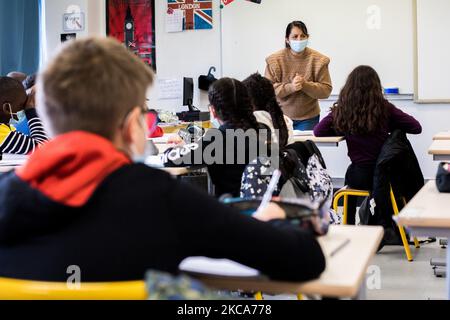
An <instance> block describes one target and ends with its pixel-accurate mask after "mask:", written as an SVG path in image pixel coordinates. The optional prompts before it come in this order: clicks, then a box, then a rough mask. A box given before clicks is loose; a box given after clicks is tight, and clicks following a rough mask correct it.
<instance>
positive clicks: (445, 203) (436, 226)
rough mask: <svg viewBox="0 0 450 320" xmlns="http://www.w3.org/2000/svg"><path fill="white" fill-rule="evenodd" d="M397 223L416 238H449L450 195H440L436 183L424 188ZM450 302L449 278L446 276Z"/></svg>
mask: <svg viewBox="0 0 450 320" xmlns="http://www.w3.org/2000/svg"><path fill="white" fill-rule="evenodd" d="M397 223H398V224H399V225H401V226H404V227H406V228H408V229H409V230H410V232H411V234H412V235H414V236H416V237H422V236H424V237H442V238H450V193H440V192H439V191H438V189H437V186H436V181H434V180H433V181H429V182H428V183H427V184H426V185H425V187H423V189H422V190H421V191H420V192H419V193H418V194H417V195H416V196H415V197H414V198H413V199H412V200H411V201H410V202H409V203H408V204H407V205H406V206H405V207H404V208H403V210H402V211H401V212H400V215H399V217H398V218H397ZM447 275H450V246H447ZM447 297H448V299H449V300H450V276H447Z"/></svg>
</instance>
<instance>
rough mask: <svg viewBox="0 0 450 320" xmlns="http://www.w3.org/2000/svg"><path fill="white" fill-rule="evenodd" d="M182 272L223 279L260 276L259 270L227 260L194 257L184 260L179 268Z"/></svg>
mask: <svg viewBox="0 0 450 320" xmlns="http://www.w3.org/2000/svg"><path fill="white" fill-rule="evenodd" d="M179 269H180V271H183V272H188V273H197V274H204V275H211V276H221V277H238V278H240V277H242V278H251V277H258V276H260V275H261V274H260V272H259V271H258V270H255V269H252V268H249V267H246V266H244V265H242V264H239V263H237V262H234V261H231V260H227V259H210V258H205V257H192V258H188V259H186V260H184V261H183V262H182V263H181V264H180V267H179Z"/></svg>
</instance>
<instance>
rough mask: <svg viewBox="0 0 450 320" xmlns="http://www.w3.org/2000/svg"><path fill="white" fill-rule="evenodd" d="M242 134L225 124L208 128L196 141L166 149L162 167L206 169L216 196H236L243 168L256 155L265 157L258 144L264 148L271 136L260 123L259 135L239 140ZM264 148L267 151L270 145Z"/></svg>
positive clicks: (268, 130)
mask: <svg viewBox="0 0 450 320" xmlns="http://www.w3.org/2000/svg"><path fill="white" fill-rule="evenodd" d="M249 132H250V131H248V132H245V133H249ZM245 133H244V131H243V130H240V131H239V129H237V128H235V127H233V126H231V125H227V124H224V125H223V126H221V127H220V128H219V129H211V130H209V131H208V132H207V133H206V134H205V136H204V137H203V138H202V139H201V140H200V141H198V142H195V143H192V144H189V145H186V146H183V147H177V148H172V149H169V150H167V151H166V153H165V155H164V159H163V162H164V165H165V166H166V167H184V166H191V165H193V166H199V165H200V166H202V165H204V166H207V168H208V172H209V175H210V177H211V180H212V183H213V184H214V186H215V194H216V196H218V197H220V196H222V195H225V194H229V195H232V196H233V197H239V195H240V190H241V182H242V175H243V173H244V170H245V168H246V167H247V165H249V164H250V163H251V162H252V161H253V160H255V159H256V158H257V157H258V156H265V155H267V153H265V152H263V151H264V150H261V148H259V141H263V142H264V146H265V145H266V141H268V140H270V137H271V131H270V128H268V127H267V126H265V125H263V124H260V130H259V131H258V132H257V133H258V134H260V135H261V136H259V135H256V134H255V135H254V136H252V135H249V136H248V138H246V139H241V137H243V136H244V135H245ZM234 135H235V136H234ZM240 143H242V144H240ZM267 145H268V147H267V149H268V151H270V150H269V148H270V143H268V144H267Z"/></svg>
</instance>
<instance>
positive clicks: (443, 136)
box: [433, 131, 450, 140]
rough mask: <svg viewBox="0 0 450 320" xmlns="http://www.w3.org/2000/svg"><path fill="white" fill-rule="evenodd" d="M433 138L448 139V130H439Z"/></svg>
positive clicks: (449, 135)
mask: <svg viewBox="0 0 450 320" xmlns="http://www.w3.org/2000/svg"><path fill="white" fill-rule="evenodd" d="M433 140H450V131H444V132H439V133H438V134H437V135H435V136H434V137H433Z"/></svg>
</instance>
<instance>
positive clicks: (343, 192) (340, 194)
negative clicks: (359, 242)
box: [333, 187, 420, 262]
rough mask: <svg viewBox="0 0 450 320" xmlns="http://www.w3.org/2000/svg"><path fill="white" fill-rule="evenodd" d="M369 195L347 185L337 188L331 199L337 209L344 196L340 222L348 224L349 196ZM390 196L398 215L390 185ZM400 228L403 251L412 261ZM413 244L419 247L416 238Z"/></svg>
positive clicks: (404, 236)
mask: <svg viewBox="0 0 450 320" xmlns="http://www.w3.org/2000/svg"><path fill="white" fill-rule="evenodd" d="M369 196H370V192H369V191H366V190H355V189H348V188H347V187H344V188H343V189H341V190H339V191H338V192H337V193H336V195H335V196H334V201H333V209H334V211H336V212H337V211H338V206H339V201H341V199H342V198H344V212H343V219H342V220H343V221H342V223H343V224H344V225H347V224H348V198H349V197H369ZM390 197H391V202H392V209H393V211H394V215H395V216H398V215H399V213H400V212H399V209H398V205H397V200H396V198H395V194H394V190H392V187H391V191H390ZM403 202H404V204H406V200H405V199H404V198H403ZM398 228H399V230H400V236H401V238H402V243H403V247H404V248H405V253H406V258H407V259H408V261H410V262H411V261H413V260H414V259H413V256H412V254H411V249H410V247H409V242H408V239H406V232H405V229H404V228H403V227H401V226H399V227H398ZM414 245H415V247H416V248H420V244H419V241H418V240H417V238H414Z"/></svg>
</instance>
